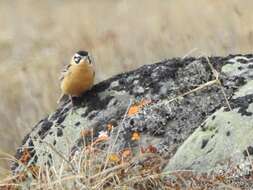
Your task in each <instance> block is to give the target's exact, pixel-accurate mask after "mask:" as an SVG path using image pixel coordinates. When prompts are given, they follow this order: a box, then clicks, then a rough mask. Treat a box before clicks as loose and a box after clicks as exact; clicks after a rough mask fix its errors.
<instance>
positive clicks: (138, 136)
mask: <svg viewBox="0 0 253 190" xmlns="http://www.w3.org/2000/svg"><path fill="white" fill-rule="evenodd" d="M140 138H141V135H140V133H138V132H133V134H132V138H131V140H132V141H138V140H140Z"/></svg>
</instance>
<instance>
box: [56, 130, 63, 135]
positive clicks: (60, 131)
mask: <svg viewBox="0 0 253 190" xmlns="http://www.w3.org/2000/svg"><path fill="white" fill-rule="evenodd" d="M56 135H57V137H61V136H62V135H63V131H62V129H61V128H57V133H56Z"/></svg>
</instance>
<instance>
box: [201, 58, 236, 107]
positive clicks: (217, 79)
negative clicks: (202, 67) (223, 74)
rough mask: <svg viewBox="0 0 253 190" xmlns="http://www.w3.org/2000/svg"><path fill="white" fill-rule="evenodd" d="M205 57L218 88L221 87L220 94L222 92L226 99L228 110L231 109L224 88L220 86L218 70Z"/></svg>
mask: <svg viewBox="0 0 253 190" xmlns="http://www.w3.org/2000/svg"><path fill="white" fill-rule="evenodd" d="M205 58H206V60H207V63H208V65H209V67H210V68H211V70H212V73H213V75H214V76H215V80H216V81H217V84H218V85H219V86H220V88H221V92H222V94H223V96H224V98H225V101H226V104H227V106H228V108H229V110H230V111H232V108H231V106H230V104H229V101H228V98H227V96H226V93H225V90H224V88H223V86H222V84H221V81H220V79H219V72H218V71H217V70H216V69H215V68H214V67H213V65H212V64H211V62H210V60H209V59H208V57H207V56H205Z"/></svg>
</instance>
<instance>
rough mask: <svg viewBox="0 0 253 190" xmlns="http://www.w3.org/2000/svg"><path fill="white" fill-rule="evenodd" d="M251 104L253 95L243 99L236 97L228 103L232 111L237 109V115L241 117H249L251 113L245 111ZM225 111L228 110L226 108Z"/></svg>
mask: <svg viewBox="0 0 253 190" xmlns="http://www.w3.org/2000/svg"><path fill="white" fill-rule="evenodd" d="M252 102H253V94H250V95H246V96H243V97H238V98H236V99H232V100H230V102H229V103H230V106H231V108H232V109H236V108H239V110H238V113H240V114H241V115H242V116H251V115H252V112H248V111H247V109H248V107H249V105H250V104H251V103H252ZM225 111H230V110H229V109H228V108H226V109H225Z"/></svg>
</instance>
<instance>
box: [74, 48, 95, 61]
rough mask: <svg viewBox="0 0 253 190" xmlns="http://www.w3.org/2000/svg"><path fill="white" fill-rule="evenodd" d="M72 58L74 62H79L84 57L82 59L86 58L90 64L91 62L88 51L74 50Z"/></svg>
mask: <svg viewBox="0 0 253 190" xmlns="http://www.w3.org/2000/svg"><path fill="white" fill-rule="evenodd" d="M73 59H74V61H75V63H76V64H79V63H80V61H81V60H82V59H84V60H85V59H87V60H88V62H89V63H90V64H91V63H92V61H91V59H90V56H89V53H88V52H87V51H78V52H76V53H75V55H74V57H73Z"/></svg>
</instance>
